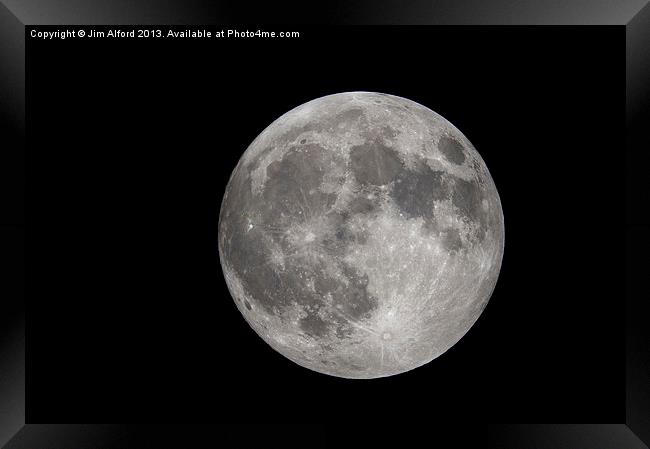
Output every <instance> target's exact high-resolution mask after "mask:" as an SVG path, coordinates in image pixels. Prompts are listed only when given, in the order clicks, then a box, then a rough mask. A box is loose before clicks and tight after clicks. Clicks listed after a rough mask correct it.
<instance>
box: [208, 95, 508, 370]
mask: <svg viewBox="0 0 650 449" xmlns="http://www.w3.org/2000/svg"><path fill="white" fill-rule="evenodd" d="M503 248H504V226H503V213H502V209H501V203H500V200H499V195H498V193H497V190H496V187H495V185H494V182H493V180H492V177H491V176H490V173H489V172H488V169H487V167H486V166H485V163H484V162H483V160H482V159H481V157H480V156H479V154H478V152H477V151H476V149H475V148H474V147H473V146H472V144H471V143H470V142H469V141H468V140H467V138H465V136H464V135H463V134H462V133H461V132H460V131H459V130H458V129H456V128H455V127H454V126H453V125H452V124H451V123H449V122H448V121H447V120H445V119H444V118H443V117H441V116H440V115H438V114H436V113H435V112H433V111H431V110H430V109H428V108H426V107H424V106H422V105H420V104H418V103H415V102H413V101H411V100H407V99H405V98H401V97H396V96H392V95H386V94H380V93H372V92H349V93H341V94H335V95H330V96H326V97H322V98H318V99H315V100H313V101H310V102H308V103H305V104H303V105H301V106H298V107H297V108H295V109H293V110H291V111H289V112H287V113H286V114H284V115H283V116H281V117H280V118H278V119H277V120H276V121H274V122H273V123H272V124H271V125H269V126H268V127H267V128H266V129H265V130H264V131H262V133H261V134H260V135H259V136H258V137H257V138H256V139H255V140H254V141H253V142H252V143H251V144H250V146H249V147H248V149H247V150H246V151H245V152H244V154H243V156H242V157H241V159H240V161H239V163H238V164H237V166H236V168H235V169H234V171H233V173H232V176H231V178H230V181H229V183H228V185H227V187H226V192H225V195H224V198H223V202H222V205H221V213H220V217H219V255H220V260H221V265H222V269H223V272H224V276H225V280H226V283H227V285H228V288H229V290H230V292H231V294H232V296H233V298H234V300H235V304H236V305H237V308H238V309H239V310H240V312H241V313H242V315H243V316H244V318H245V319H246V321H247V322H248V324H249V325H250V326H251V327H252V328H253V329H254V330H255V332H257V334H259V335H260V336H261V337H262V338H263V339H264V340H265V341H266V342H267V343H268V344H269V345H270V346H271V347H273V348H274V349H275V350H277V351H278V352H279V353H281V354H283V355H284V356H286V357H287V358H289V359H290V360H292V361H294V362H295V363H297V364H299V365H301V366H303V367H306V368H309V369H311V370H314V371H318V372H321V373H325V374H329V375H333V376H339V377H346V378H358V379H364V378H376V377H383V376H391V375H395V374H398V373H402V372H405V371H408V370H411V369H413V368H416V367H418V366H421V365H423V364H425V363H428V362H430V361H431V360H433V359H435V358H436V357H438V356H439V355H440V354H442V353H443V352H445V351H446V350H447V349H449V348H450V347H451V346H453V345H454V344H455V343H456V342H457V341H458V340H459V339H460V338H461V337H462V336H463V335H464V334H465V333H466V332H467V331H468V330H469V328H470V327H471V326H472V325H473V324H474V322H475V321H476V320H477V318H478V317H479V315H480V314H481V312H482V311H483V309H484V307H485V306H486V304H487V302H488V300H489V298H490V296H491V294H492V291H493V289H494V286H495V284H496V281H497V277H498V274H499V270H500V267H501V259H502V256H503ZM242 350H245V349H242Z"/></svg>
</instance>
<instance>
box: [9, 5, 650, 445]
mask: <svg viewBox="0 0 650 449" xmlns="http://www.w3.org/2000/svg"><path fill="white" fill-rule="evenodd" d="M6 3H9V4H10V7H9V8H6V7H4V6H2V5H0V59H1V60H2V64H1V65H0V67H1V68H2V71H1V72H0V73H1V75H2V76H1V77H0V120H1V122H0V123H1V128H2V129H3V130H5V129H6V130H7V131H6V132H3V140H5V142H8V145H7V144H5V143H3V145H2V147H3V151H2V152H0V158H1V159H0V171H1V173H0V182H1V183H3V185H2V188H0V195H2V200H3V202H2V207H1V209H0V242H2V254H4V255H7V269H5V270H4V273H5V275H6V279H3V283H2V285H3V287H4V289H3V293H4V295H3V296H4V297H5V298H7V299H9V300H7V301H4V303H5V304H6V306H5V308H3V313H2V316H0V319H1V320H2V321H1V325H2V329H1V334H0V336H1V339H0V365H1V366H2V368H1V369H0V373H1V376H0V445H3V444H5V443H6V442H8V441H9V440H10V439H11V438H12V436H14V435H15V438H14V439H13V440H11V442H10V443H9V444H8V446H7V447H11V448H20V447H52V446H55V447H93V446H96V445H97V444H98V443H101V447H114V446H115V447H132V446H133V445H136V446H137V447H139V446H140V445H144V444H145V442H147V443H151V442H152V441H154V440H155V438H156V437H155V436H154V435H159V433H160V431H161V430H162V429H161V428H159V427H156V426H144V427H135V426H124V425H43V424H25V381H24V378H25V371H24V367H25V332H24V327H25V321H24V284H25V281H26V280H25V271H24V223H25V220H24V215H25V211H24V190H25V159H24V156H25V154H24V147H25V119H24V117H25V93H24V91H25V41H24V37H25V26H26V25H25V24H30V25H31V24H68V23H89V24H90V23H93V24H114V23H122V24H127V23H169V24H172V23H233V22H235V23H236V21H235V17H237V16H239V13H244V12H245V13H246V16H245V17H246V20H247V22H248V21H251V22H257V23H259V22H263V23H269V22H271V23H279V22H284V23H286V22H287V21H289V19H292V20H291V21H294V19H295V21H296V22H302V23H311V22H319V23H333V22H337V23H372V24H396V23H400V24H448V25H452V24H481V25H490V24H499V25H501V24H549V25H551V24H583V25H611V26H619V27H623V26H624V27H625V29H626V47H627V48H626V72H627V74H626V124H627V136H626V137H627V140H626V143H627V145H626V165H627V166H626V211H625V220H626V261H625V262H626V274H627V277H626V318H627V326H626V341H627V344H626V392H627V394H626V405H627V410H626V421H625V423H617V424H592V425H590V424H557V425H550V424H526V425H524V424H512V425H509V424H498V425H497V424H494V425H489V426H487V427H486V428H485V429H484V437H485V438H484V440H485V442H486V443H487V444H492V445H493V446H494V447H513V448H514V447H530V446H531V445H532V444H537V445H538V446H536V447H547V446H548V447H558V446H564V445H568V447H574V448H580V447H585V448H586V447H591V448H594V447H621V448H632V447H639V448H642V447H644V444H643V442H645V443H646V444H650V384H649V383H648V382H647V379H648V376H649V375H650V373H649V371H648V370H649V368H648V367H649V366H650V338H649V335H648V330H647V326H646V323H645V322H644V321H645V319H646V317H647V316H650V314H649V313H648V312H649V311H648V305H647V304H648V303H647V298H648V297H650V295H649V294H648V293H649V292H648V290H649V289H648V287H647V285H646V284H645V282H644V280H645V279H644V275H645V274H646V273H647V267H648V261H647V257H646V256H645V255H647V254H648V251H649V250H650V237H649V232H648V231H650V217H649V214H648V207H647V206H648V204H649V203H650V186H649V181H648V176H647V168H646V167H647V166H648V165H647V162H649V161H648V155H647V153H646V152H644V150H645V149H648V148H650V129H649V128H648V126H647V124H648V123H650V87H649V86H648V82H647V80H649V79H650V58H649V57H648V55H650V48H648V45H650V5H645V6H644V7H642V6H643V4H642V3H644V2H640V1H636V2H635V1H621V2H618V3H616V5H615V6H611V5H610V6H609V9H605V8H606V7H605V6H603V5H602V4H600V3H601V2H592V3H593V4H591V5H590V4H589V3H590V2H577V1H576V2H563V3H564V6H558V5H557V4H555V5H549V4H550V3H554V2H547V3H549V4H547V5H545V3H544V2H532V1H531V2H519V3H518V5H519V7H518V9H516V10H515V9H513V8H514V7H513V6H512V4H511V2H505V1H493V2H490V3H489V4H484V3H482V2H475V1H462V2H439V3H438V4H437V5H436V6H435V7H434V6H428V2H415V4H413V5H412V6H411V7H410V8H407V9H406V10H403V9H401V8H400V7H399V6H400V5H399V4H398V2H394V4H392V5H391V2H388V6H386V7H385V8H381V9H379V8H376V9H373V8H371V7H369V6H366V7H363V6H357V7H351V6H350V7H346V8H343V7H339V8H336V7H333V8H331V9H330V11H327V12H324V14H323V15H320V16H315V15H314V16H310V17H306V18H298V17H295V16H296V13H295V11H296V10H295V9H289V8H287V9H283V8H281V7H278V8H271V7H269V6H267V7H266V8H262V9H252V10H250V11H247V10H246V9H247V8H246V7H242V6H237V7H235V6H232V5H228V6H223V5H222V6H217V5H212V4H209V3H207V2H201V1H195V2H176V1H174V0H165V1H163V2H161V3H162V5H157V6H156V7H155V8H154V7H153V6H152V5H149V6H145V4H146V2H142V3H140V4H138V6H140V7H139V8H138V7H130V8H126V7H125V5H126V4H127V3H131V2H126V1H121V0H120V1H115V2H113V3H112V5H111V7H103V8H101V7H100V6H99V5H100V4H101V3H102V2H100V1H83V0H70V1H68V2H66V3H67V7H66V8H64V7H63V6H62V5H61V4H58V3H50V4H49V6H48V5H45V4H41V5H39V4H38V3H40V2H38V1H36V0H30V1H27V0H23V1H21V2H15V1H6ZM560 3H562V2H560ZM452 4H453V5H452ZM240 5H241V4H240ZM508 5H510V6H508ZM641 7H642V8H641ZM298 11H300V10H298ZM133 12H135V13H136V14H137V16H130V15H129V14H132V13H133ZM7 287H8V288H9V292H8V293H7V292H6V289H7ZM164 430H165V432H166V436H165V439H163V438H161V437H160V436H158V438H159V440H158V441H160V442H163V441H164V442H165V443H166V444H169V443H174V442H176V443H177V445H179V443H180V442H181V441H183V444H184V445H187V443H188V438H189V439H190V440H191V441H195V442H197V443H198V442H199V441H203V439H204V437H207V435H209V433H210V432H209V431H208V433H207V434H205V433H203V432H204V430H202V429H201V428H199V427H187V426H179V427H175V428H173V429H170V428H169V427H167V426H165V428H164ZM170 432H171V433H170ZM188 435H190V436H188ZM175 439H176V440H175ZM211 439H212V440H214V437H212V438H211ZM59 441H60V442H59ZM544 444H545V445H547V446H543V445H544ZM493 446H489V447H493Z"/></svg>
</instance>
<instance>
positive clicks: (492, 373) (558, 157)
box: [27, 27, 625, 422]
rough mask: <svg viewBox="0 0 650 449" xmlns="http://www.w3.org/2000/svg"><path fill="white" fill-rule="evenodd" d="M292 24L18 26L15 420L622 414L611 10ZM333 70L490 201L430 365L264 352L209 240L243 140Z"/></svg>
mask: <svg viewBox="0 0 650 449" xmlns="http://www.w3.org/2000/svg"><path fill="white" fill-rule="evenodd" d="M289 29H300V28H293V27H292V28H289ZM300 30H301V31H302V37H301V38H300V39H294V40H282V41H280V40H267V41H264V40H242V41H235V40H225V41H218V40H217V41H209V42H202V43H201V42H196V41H192V42H189V41H164V40H161V41H145V40H123V41H112V40H102V41H92V40H89V39H86V40H72V39H69V40H65V41H51V42H41V41H37V40H34V39H28V41H27V123H28V133H29V134H28V142H27V144H28V166H27V167H28V170H27V177H28V179H27V181H28V186H29V189H28V192H27V195H28V198H27V201H28V203H27V204H28V208H27V230H28V247H27V251H28V267H27V268H28V270H27V276H28V280H27V300H28V303H27V307H28V310H27V320H28V321H27V322H28V326H27V357H28V359H27V386H28V389H27V420H28V422H128V421H156V420H158V421H159V420H177V421H178V420H180V421H183V420H185V421H202V420H212V419H214V418H216V417H217V416H219V414H222V413H224V412H226V413H227V415H228V416H229V417H231V418H234V419H238V418H241V419H244V417H255V418H257V419H267V418H268V419H274V418H278V417H280V419H282V417H283V416H284V417H291V419H301V418H302V419H317V418H319V417H324V416H328V415H331V414H336V413H345V414H350V415H354V414H357V413H359V412H360V411H364V413H380V414H382V415H385V414H386V413H394V414H395V416H399V417H405V416H408V415H409V413H410V410H413V403H414V401H415V402H417V403H418V404H422V405H424V406H425V407H426V410H427V415H428V416H429V417H431V419H435V418H437V417H444V418H446V419H450V418H451V419H453V418H456V417H457V418H462V419H467V418H474V419H477V420H482V421H486V420H488V421H493V422H500V421H505V422H549V421H554V422H620V421H623V420H624V416H625V415H624V412H625V408H624V353H623V350H624V347H623V345H624V334H623V329H624V322H623V318H624V315H623V291H622V286H621V284H622V279H623V243H622V242H621V238H620V235H621V233H622V232H623V228H622V226H623V223H621V222H620V216H621V214H622V212H623V211H622V205H621V198H622V195H623V184H624V183H623V179H622V173H621V170H619V167H620V166H621V165H622V164H623V153H622V152H621V151H619V148H620V146H621V142H620V136H621V135H622V133H623V131H624V126H625V123H624V115H623V113H624V107H625V99H624V88H625V87H624V80H625V78H624V76H625V73H624V67H625V66H624V55H623V54H621V52H620V51H618V50H620V46H621V45H622V43H623V40H624V30H623V29H612V28H609V29H607V28H599V27H592V28H589V29H579V28H574V27H565V28H554V29H550V30H549V29H545V28H528V27H520V28H509V29H503V28H490V27H482V28H470V27H464V28H440V27H439V28H436V29H426V28H408V29H405V28H382V29H376V28H315V29H314V28H312V29H300ZM617 86H618V87H617ZM350 90H368V91H379V92H385V93H391V94H396V95H400V96H404V97H406V98H410V99H412V100H414V101H417V102H419V103H421V104H423V105H425V106H427V107H429V108H431V109H433V110H434V111H436V112H438V113H440V114H441V115H443V116H444V117H445V118H447V119H448V120H450V121H451V122H452V123H453V124H454V125H456V126H457V127H458V128H459V129H460V130H461V131H462V132H463V133H464V134H465V135H466V136H467V137H468V138H469V139H470V140H471V141H472V143H473V144H474V145H475V147H476V148H477V149H478V151H479V152H480V153H481V155H482V157H483V158H484V160H485V161H486V164H487V166H488V168H489V169H490V172H491V173H492V176H493V178H494V180H495V183H496V185H497V188H498V189H499V193H500V196H501V200H502V204H503V208H504V215H505V219H506V226H505V227H506V250H505V255H504V261H503V267H502V271H501V275H500V278H499V282H498V283H497V287H496V289H495V291H494V294H493V296H492V299H491V301H490V304H489V306H488V307H487V308H486V309H485V311H484V313H483V315H482V316H481V318H480V319H479V321H478V322H477V323H476V324H475V326H474V327H473V328H472V329H471V330H470V331H469V332H468V334H467V335H466V336H465V337H464V338H463V339H462V340H461V341H460V342H459V343H458V344H456V345H455V346H454V347H453V348H451V349H450V350H449V351H448V352H447V353H445V354H444V355H442V356H441V357H440V358H438V359H436V360H435V361H433V362H431V363H429V364H428V365H425V366H424V367H421V368H418V369H416V370H413V371H411V372H408V373H405V374H402V375H399V376H395V377H391V378H385V379H378V380H372V381H353V380H345V379H338V378H333V377H328V376H325V375H322V374H318V373H314V372H311V371H309V370H306V369H304V368H301V367H299V366H297V365H295V364H293V363H292V362H290V361H289V360H287V359H285V358H284V357H282V356H281V355H279V354H277V353H275V352H274V351H273V350H272V349H271V348H270V347H268V346H267V345H266V344H265V343H264V342H263V341H262V340H261V339H260V338H259V337H257V336H256V335H255V334H254V332H253V331H252V330H251V329H250V328H249V327H248V326H247V325H246V323H245V321H244V320H243V318H242V317H241V316H240V315H239V312H238V311H237V309H236V308H235V305H234V303H233V302H232V300H231V299H230V296H229V294H228V292H227V289H226V286H225V282H224V281H223V278H222V275H221V271H220V267H219V260H218V253H217V219H218V212H219V206H220V201H221V195H222V193H223V191H224V188H225V185H226V182H227V180H228V176H229V175H230V172H231V170H232V169H233V168H234V166H235V164H236V162H237V160H238V158H239V156H240V155H241V154H242V152H243V151H244V150H245V149H246V146H247V145H248V144H249V143H250V142H251V141H252V140H253V139H254V138H255V136H256V135H257V134H258V133H259V132H261V131H262V130H263V129H264V127H265V126H267V125H268V124H269V123H270V122H271V121H273V120H274V119H275V118H277V117H278V116H279V115H281V114H282V113H284V112H286V111H287V110H289V109H291V108H293V107H295V106H297V105H299V104H301V103H303V102H305V101H308V100H310V99H313V98H316V97H318V96H322V95H326V94H330V93H335V92H341V91H350Z"/></svg>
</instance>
